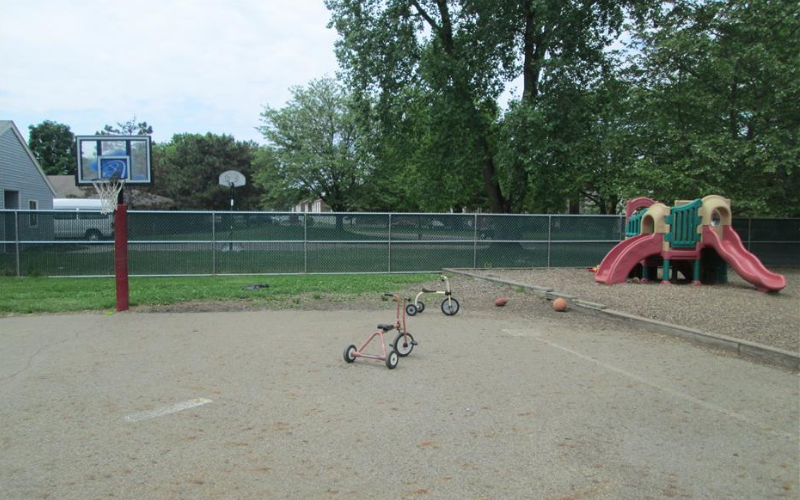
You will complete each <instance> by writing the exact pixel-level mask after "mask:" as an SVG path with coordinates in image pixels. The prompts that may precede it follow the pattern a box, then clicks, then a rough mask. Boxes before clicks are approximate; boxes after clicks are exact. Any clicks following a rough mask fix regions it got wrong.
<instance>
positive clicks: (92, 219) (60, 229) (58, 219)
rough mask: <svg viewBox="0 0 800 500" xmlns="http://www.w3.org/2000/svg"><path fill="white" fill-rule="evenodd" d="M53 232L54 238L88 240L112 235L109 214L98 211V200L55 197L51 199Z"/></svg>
mask: <svg viewBox="0 0 800 500" xmlns="http://www.w3.org/2000/svg"><path fill="white" fill-rule="evenodd" d="M53 210H58V211H57V212H54V213H53V234H54V236H55V237H56V238H61V239H65V238H81V239H86V240H90V241H98V240H102V239H111V238H113V237H114V221H113V217H112V216H111V215H107V214H103V213H100V200H95V199H92V200H86V199H73V198H56V199H54V200H53Z"/></svg>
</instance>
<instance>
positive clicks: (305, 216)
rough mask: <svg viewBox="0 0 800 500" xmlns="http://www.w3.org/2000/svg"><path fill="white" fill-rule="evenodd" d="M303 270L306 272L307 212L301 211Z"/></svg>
mask: <svg viewBox="0 0 800 500" xmlns="http://www.w3.org/2000/svg"><path fill="white" fill-rule="evenodd" d="M303 272H304V273H307V272H308V212H303Z"/></svg>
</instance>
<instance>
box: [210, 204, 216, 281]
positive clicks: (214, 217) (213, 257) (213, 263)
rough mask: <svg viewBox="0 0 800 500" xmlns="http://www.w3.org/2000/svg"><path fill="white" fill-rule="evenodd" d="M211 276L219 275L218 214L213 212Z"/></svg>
mask: <svg viewBox="0 0 800 500" xmlns="http://www.w3.org/2000/svg"><path fill="white" fill-rule="evenodd" d="M211 274H217V214H216V212H211Z"/></svg>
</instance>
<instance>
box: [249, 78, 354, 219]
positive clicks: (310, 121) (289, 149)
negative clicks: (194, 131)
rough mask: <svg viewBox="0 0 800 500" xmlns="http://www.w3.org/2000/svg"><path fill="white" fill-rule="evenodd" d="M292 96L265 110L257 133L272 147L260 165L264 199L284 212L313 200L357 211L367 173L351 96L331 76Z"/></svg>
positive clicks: (340, 208)
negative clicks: (282, 104)
mask: <svg viewBox="0 0 800 500" xmlns="http://www.w3.org/2000/svg"><path fill="white" fill-rule="evenodd" d="M291 92H292V98H291V99H290V101H289V102H288V103H287V104H286V106H285V107H283V108H281V109H276V108H272V107H270V106H265V107H264V111H263V112H262V113H261V118H262V122H263V124H264V125H262V126H261V127H259V130H260V131H261V133H262V134H264V137H265V138H266V139H267V140H268V141H269V148H270V149H271V152H270V153H269V154H268V155H266V156H262V157H261V158H260V162H259V167H260V171H259V175H258V178H259V183H260V185H261V186H262V187H264V188H266V189H267V195H266V199H265V201H267V202H268V203H270V204H277V206H278V207H284V208H285V205H286V204H287V203H294V202H297V201H300V200H301V199H302V198H304V197H308V196H313V197H316V198H321V199H322V200H324V201H325V203H327V204H328V206H330V207H331V209H333V210H334V211H336V212H340V211H347V210H352V209H354V208H356V207H357V206H358V201H359V199H360V198H359V196H360V190H361V188H362V186H363V184H364V181H365V179H366V178H367V176H368V174H369V172H368V168H367V163H366V162H364V161H362V160H363V159H362V158H361V157H360V156H359V154H358V153H357V151H356V150H357V147H356V144H357V141H358V127H357V126H356V123H355V117H354V114H353V112H352V109H351V102H350V97H349V96H348V95H347V93H346V92H345V91H344V89H343V88H341V86H340V85H339V84H338V83H336V81H335V80H332V79H330V78H323V79H319V80H313V81H311V82H310V83H309V84H308V86H307V87H305V88H303V87H293V88H292V89H291Z"/></svg>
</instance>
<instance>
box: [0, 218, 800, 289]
mask: <svg viewBox="0 0 800 500" xmlns="http://www.w3.org/2000/svg"><path fill="white" fill-rule="evenodd" d="M128 217H129V219H128V233H129V234H128V259H129V260H128V265H129V273H130V275H131V276H162V275H213V274H265V273H287V274H294V273H385V272H392V273H405V272H437V271H440V270H441V269H442V268H443V267H466V268H514V267H519V268H526V267H591V266H595V265H597V264H599V263H600V261H601V260H602V259H603V257H604V256H605V255H606V253H607V252H608V251H609V250H611V248H613V247H614V245H616V244H617V243H618V242H619V241H620V240H621V239H622V238H623V229H624V228H623V222H624V217H623V216H619V215H608V216H602V215H492V214H423V213H420V214H409V213H403V214H383V213H381V214H374V213H309V214H303V213H277V212H155V211H131V212H129V214H128ZM733 227H734V229H735V230H736V231H737V232H739V234H740V236H741V237H742V240H743V242H744V244H745V246H746V247H747V248H748V250H750V251H751V252H752V253H754V254H755V255H757V256H758V257H759V258H760V259H761V260H762V261H763V262H764V264H765V265H767V266H800V219H760V218H753V219H741V218H740V219H734V221H733ZM0 274H2V275H8V276H113V275H114V244H113V216H105V215H102V214H99V213H96V212H84V211H81V212H76V211H44V210H40V211H28V210H0Z"/></svg>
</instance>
